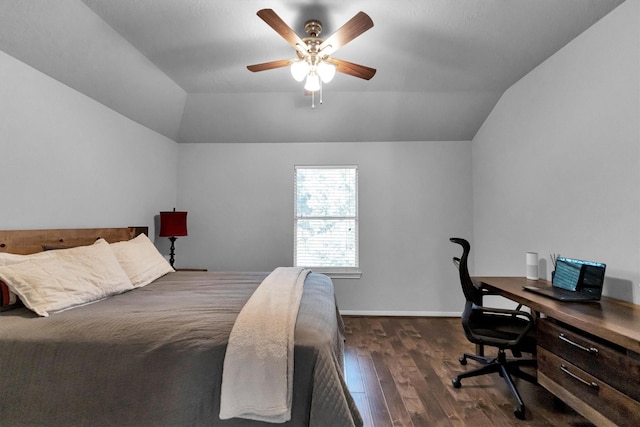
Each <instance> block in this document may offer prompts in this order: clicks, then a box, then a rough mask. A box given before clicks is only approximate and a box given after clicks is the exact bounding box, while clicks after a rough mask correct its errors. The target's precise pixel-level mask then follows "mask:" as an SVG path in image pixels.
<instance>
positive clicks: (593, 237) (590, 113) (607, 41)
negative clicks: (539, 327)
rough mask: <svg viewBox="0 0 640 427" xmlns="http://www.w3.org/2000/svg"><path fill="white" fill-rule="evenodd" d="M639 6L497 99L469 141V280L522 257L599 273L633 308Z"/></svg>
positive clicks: (516, 270)
mask: <svg viewBox="0 0 640 427" xmlns="http://www.w3.org/2000/svg"><path fill="white" fill-rule="evenodd" d="M639 103H640V1H638V0H628V1H626V2H625V3H623V4H622V5H621V6H619V7H618V8H617V9H615V10H614V11H613V12H612V13H610V14H609V15H608V16H606V17H604V18H603V19H602V20H601V21H599V22H597V23H596V24H595V25H594V26H592V27H591V28H590V29H588V30H587V31H586V32H585V33H583V34H582V35H580V36H579V37H577V38H576V39H574V40H573V41H572V42H570V43H569V44H568V45H567V46H566V47H564V48H563V49H561V50H560V51H559V52H558V53H556V54H555V55H554V56H552V57H551V58H549V59H548V60H547V61H546V62H544V63H543V64H541V65H540V66H539V67H537V68H536V69H535V70H533V71H532V72H531V73H529V74H528V75H527V76H525V77H524V78H523V79H521V80H520V81H519V82H518V83H516V84H515V85H513V86H512V87H511V88H510V89H509V90H508V91H507V92H506V93H505V94H504V95H503V97H502V98H501V100H500V102H499V103H498V104H497V105H496V107H495V109H494V110H493V112H492V113H491V114H490V115H489V117H488V119H487V120H486V122H485V123H484V124H483V126H482V127H481V129H480V130H479V131H478V133H477V134H476V137H475V138H474V139H473V143H472V147H473V148H472V150H473V194H474V206H473V209H474V215H473V230H474V240H473V241H472V248H473V249H472V250H473V251H474V252H475V268H474V273H475V274H478V275H524V273H525V252H526V251H537V252H539V253H540V256H541V257H542V258H543V260H542V263H541V267H542V269H543V271H542V276H543V277H547V278H548V277H549V276H550V271H551V267H550V262H549V261H548V259H549V258H548V255H549V254H550V253H560V254H562V255H565V256H569V257H574V258H582V259H587V260H593V261H601V262H605V263H606V264H607V274H606V275H607V280H606V282H605V293H607V294H609V295H612V296H615V297H618V298H622V299H626V300H629V301H634V302H635V303H640V288H639V287H638V282H639V281H640V192H639V190H638V187H639V186H640V106H639Z"/></svg>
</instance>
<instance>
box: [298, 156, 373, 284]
mask: <svg viewBox="0 0 640 427" xmlns="http://www.w3.org/2000/svg"><path fill="white" fill-rule="evenodd" d="M298 169H353V170H354V171H355V215H354V216H346V217H299V216H298V184H297V181H298ZM358 173H359V170H358V165H294V171H293V265H294V266H296V265H297V257H298V256H297V255H298V221H299V220H310V219H312V220H329V219H349V220H353V221H354V227H355V236H356V238H355V266H354V267H331V266H321V265H320V266H301V267H305V268H309V269H311V270H312V271H314V272H316V273H322V274H326V275H327V276H329V277H331V278H333V279H359V278H360V277H361V276H362V272H361V271H360V234H359V232H360V230H359V222H360V210H359V188H358V187H359V177H358Z"/></svg>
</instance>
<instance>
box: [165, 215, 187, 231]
mask: <svg viewBox="0 0 640 427" xmlns="http://www.w3.org/2000/svg"><path fill="white" fill-rule="evenodd" d="M177 236H187V213H186V212H176V211H173V212H160V237H177Z"/></svg>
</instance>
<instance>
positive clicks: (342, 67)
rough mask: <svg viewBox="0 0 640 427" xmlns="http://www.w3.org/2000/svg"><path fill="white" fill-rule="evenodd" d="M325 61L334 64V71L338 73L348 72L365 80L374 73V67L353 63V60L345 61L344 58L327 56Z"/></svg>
mask: <svg viewBox="0 0 640 427" xmlns="http://www.w3.org/2000/svg"><path fill="white" fill-rule="evenodd" d="M327 61H328V62H330V63H332V64H334V65H335V66H336V71H337V72H339V73H343V74H349V75H350V76H354V77H358V78H361V79H365V80H370V79H371V77H373V76H375V75H376V69H375V68H371V67H366V66H364V65H360V64H354V63H353V62H349V61H345V60H344V59H337V58H328V59H327Z"/></svg>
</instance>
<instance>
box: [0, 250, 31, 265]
mask: <svg viewBox="0 0 640 427" xmlns="http://www.w3.org/2000/svg"><path fill="white" fill-rule="evenodd" d="M28 259H29V255H19V254H10V253H8V252H0V267H2V266H3V265H11V264H18V263H20V262H25V261H26V260H28Z"/></svg>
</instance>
